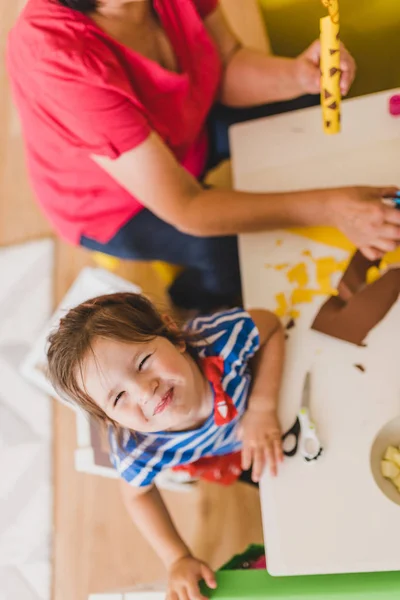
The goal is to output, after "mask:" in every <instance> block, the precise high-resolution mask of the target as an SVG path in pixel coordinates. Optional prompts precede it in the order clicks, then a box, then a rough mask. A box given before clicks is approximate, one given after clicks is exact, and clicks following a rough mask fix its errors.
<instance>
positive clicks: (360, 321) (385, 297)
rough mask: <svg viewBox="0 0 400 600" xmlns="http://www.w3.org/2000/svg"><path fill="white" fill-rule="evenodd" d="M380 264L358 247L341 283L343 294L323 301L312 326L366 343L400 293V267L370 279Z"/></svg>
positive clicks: (349, 340)
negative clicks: (368, 272) (363, 253)
mask: <svg viewBox="0 0 400 600" xmlns="http://www.w3.org/2000/svg"><path fill="white" fill-rule="evenodd" d="M378 265H379V261H369V260H367V259H366V258H365V257H364V256H363V255H362V254H361V252H359V251H357V252H356V253H355V254H354V256H353V258H352V259H351V261H350V264H349V266H348V267H347V270H346V272H345V273H344V275H343V277H342V279H341V281H340V283H339V286H338V292H339V295H338V296H331V297H330V298H329V299H328V300H327V301H326V302H325V304H323V306H322V307H321V309H320V310H319V312H318V314H317V316H316V317H315V319H314V322H313V324H312V326H311V328H312V329H314V330H315V331H319V332H320V333H325V334H326V335H330V336H332V337H335V338H338V339H340V340H344V341H346V342H350V343H351V344H356V345H357V346H362V345H363V341H364V339H365V337H366V336H367V334H368V333H369V332H370V331H371V329H373V328H374V327H375V326H376V325H377V324H378V323H379V322H380V321H381V320H382V319H383V318H384V316H385V315H386V314H387V313H388V312H389V310H390V309H391V308H392V306H393V305H394V303H395V302H396V300H397V299H398V296H399V294H400V268H395V269H390V270H389V271H387V272H386V273H384V274H383V275H382V276H381V277H380V278H379V279H377V280H376V281H374V282H373V283H370V284H367V283H366V281H367V271H368V269H369V268H370V267H373V266H378Z"/></svg>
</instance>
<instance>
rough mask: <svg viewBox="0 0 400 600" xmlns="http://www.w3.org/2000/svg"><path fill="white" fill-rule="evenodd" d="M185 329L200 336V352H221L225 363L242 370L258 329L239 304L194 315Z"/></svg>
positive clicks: (256, 345)
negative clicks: (206, 315) (201, 347)
mask: <svg viewBox="0 0 400 600" xmlns="http://www.w3.org/2000/svg"><path fill="white" fill-rule="evenodd" d="M188 329H189V330H190V331H193V332H194V333H196V334H197V335H198V336H199V337H200V342H199V344H200V345H203V346H204V356H221V357H222V358H223V359H224V362H225V363H227V364H231V365H235V367H236V371H237V372H238V373H241V372H244V370H245V369H246V368H247V364H248V361H249V360H250V359H251V358H252V357H253V356H254V355H255V353H256V352H257V350H258V349H259V347H260V336H259V332H258V329H257V327H256V325H255V323H254V321H253V319H252V318H251V317H250V315H249V314H248V313H247V312H246V311H245V310H243V309H241V308H234V309H232V310H228V311H224V312H220V313H216V314H214V315H212V316H210V317H199V318H197V319H194V320H193V321H192V322H191V323H190V324H189V325H188Z"/></svg>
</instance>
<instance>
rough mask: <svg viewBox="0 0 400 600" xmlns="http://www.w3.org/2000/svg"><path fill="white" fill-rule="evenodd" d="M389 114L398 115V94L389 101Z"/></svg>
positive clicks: (399, 100)
mask: <svg viewBox="0 0 400 600" xmlns="http://www.w3.org/2000/svg"><path fill="white" fill-rule="evenodd" d="M389 112H390V114H391V115H393V116H399V115H400V94H396V95H394V96H392V97H391V98H390V100H389Z"/></svg>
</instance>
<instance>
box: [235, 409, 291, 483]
mask: <svg viewBox="0 0 400 600" xmlns="http://www.w3.org/2000/svg"><path fill="white" fill-rule="evenodd" d="M249 403H250V402H249ZM275 404H276V403H275ZM238 437H239V439H240V440H241V441H242V444H243V447H242V469H243V470H244V471H247V470H248V469H250V467H251V465H253V469H252V474H251V478H252V480H253V481H255V482H257V481H259V480H260V478H261V475H262V473H263V471H264V468H265V466H266V465H268V466H269V470H270V472H271V475H273V476H275V475H276V474H277V467H278V464H279V463H281V462H282V461H283V449H282V432H281V427H280V424H279V420H278V415H277V412H276V409H275V408H273V409H270V408H264V409H260V408H257V409H252V408H251V407H250V408H248V409H247V411H246V412H245V414H244V416H243V419H242V421H241V424H240V429H239V433H238Z"/></svg>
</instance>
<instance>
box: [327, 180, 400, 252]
mask: <svg viewBox="0 0 400 600" xmlns="http://www.w3.org/2000/svg"><path fill="white" fill-rule="evenodd" d="M332 191H333V194H332V197H331V203H330V207H329V210H330V211H331V215H330V216H331V220H332V222H333V224H334V225H335V226H336V227H337V228H338V229H340V231H341V232H342V233H344V234H345V235H346V236H347V237H348V238H349V240H350V241H352V242H353V243H354V244H355V245H356V246H357V247H358V248H360V250H361V252H362V253H363V254H364V256H366V258H368V259H369V260H377V259H379V258H382V256H383V255H384V254H385V253H386V252H391V251H392V250H395V249H396V248H397V246H398V245H399V244H400V210H398V209H396V208H393V207H391V206H387V205H386V204H384V203H383V202H382V198H384V197H390V196H393V195H394V194H395V193H396V191H397V188H396V187H386V188H377V187H361V186H360V187H346V188H339V189H337V190H332Z"/></svg>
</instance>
